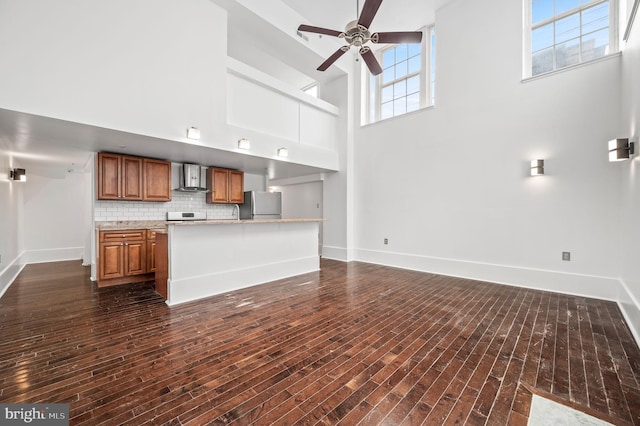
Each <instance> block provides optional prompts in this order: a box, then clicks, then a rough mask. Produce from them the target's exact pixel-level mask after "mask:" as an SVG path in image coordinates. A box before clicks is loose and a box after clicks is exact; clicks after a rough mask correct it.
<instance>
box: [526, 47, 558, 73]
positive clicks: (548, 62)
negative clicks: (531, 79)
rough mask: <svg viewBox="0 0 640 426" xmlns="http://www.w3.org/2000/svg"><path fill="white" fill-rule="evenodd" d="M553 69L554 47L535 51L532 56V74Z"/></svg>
mask: <svg viewBox="0 0 640 426" xmlns="http://www.w3.org/2000/svg"><path fill="white" fill-rule="evenodd" d="M549 71H553V47H550V48H548V49H545V50H541V51H539V52H535V53H534V54H533V57H532V69H531V75H538V74H542V73H545V72H549Z"/></svg>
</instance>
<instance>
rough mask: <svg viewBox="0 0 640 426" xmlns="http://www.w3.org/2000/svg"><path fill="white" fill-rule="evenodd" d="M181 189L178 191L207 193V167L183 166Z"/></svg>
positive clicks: (196, 165) (181, 168) (181, 170)
mask: <svg viewBox="0 0 640 426" xmlns="http://www.w3.org/2000/svg"><path fill="white" fill-rule="evenodd" d="M179 180H180V188H177V189H176V190H177V191H185V192H206V190H207V167H204V166H200V165H198V164H183V165H182V166H181V167H180V179H179Z"/></svg>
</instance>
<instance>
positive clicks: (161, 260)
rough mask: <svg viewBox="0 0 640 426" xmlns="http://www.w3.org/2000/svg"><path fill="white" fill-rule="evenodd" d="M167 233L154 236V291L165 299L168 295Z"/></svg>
mask: <svg viewBox="0 0 640 426" xmlns="http://www.w3.org/2000/svg"><path fill="white" fill-rule="evenodd" d="M167 238H168V237H167V234H158V235H157V237H156V243H157V245H156V250H155V252H156V253H155V257H156V259H155V264H156V291H157V292H158V294H160V295H161V296H162V297H163V298H164V299H165V300H166V299H167V296H168V289H167V280H168V278H169V247H168V242H167Z"/></svg>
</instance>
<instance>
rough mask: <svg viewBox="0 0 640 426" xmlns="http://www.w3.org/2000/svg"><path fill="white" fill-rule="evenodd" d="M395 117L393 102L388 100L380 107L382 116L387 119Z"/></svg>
mask: <svg viewBox="0 0 640 426" xmlns="http://www.w3.org/2000/svg"><path fill="white" fill-rule="evenodd" d="M389 117H393V102H387V103H384V104H382V105H381V107H380V118H382V119H385V118H389Z"/></svg>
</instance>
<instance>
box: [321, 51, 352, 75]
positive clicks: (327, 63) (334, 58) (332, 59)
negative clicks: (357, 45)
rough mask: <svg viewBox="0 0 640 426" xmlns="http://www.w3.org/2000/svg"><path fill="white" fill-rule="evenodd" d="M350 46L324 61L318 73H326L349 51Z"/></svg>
mask: <svg viewBox="0 0 640 426" xmlns="http://www.w3.org/2000/svg"><path fill="white" fill-rule="evenodd" d="M349 47H350V46H342V47H341V48H340V49H338V50H336V51H335V52H334V54H333V55H331V56H329V57H328V58H327V60H326V61H324V62H323V63H322V64H321V65H320V66H319V67H318V71H325V70H326V69H327V68H329V67H330V66H331V65H333V63H334V62H335V61H337V60H338V58H339V57H340V56H342V55H344V54H345V53H347V51H348V50H349Z"/></svg>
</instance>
